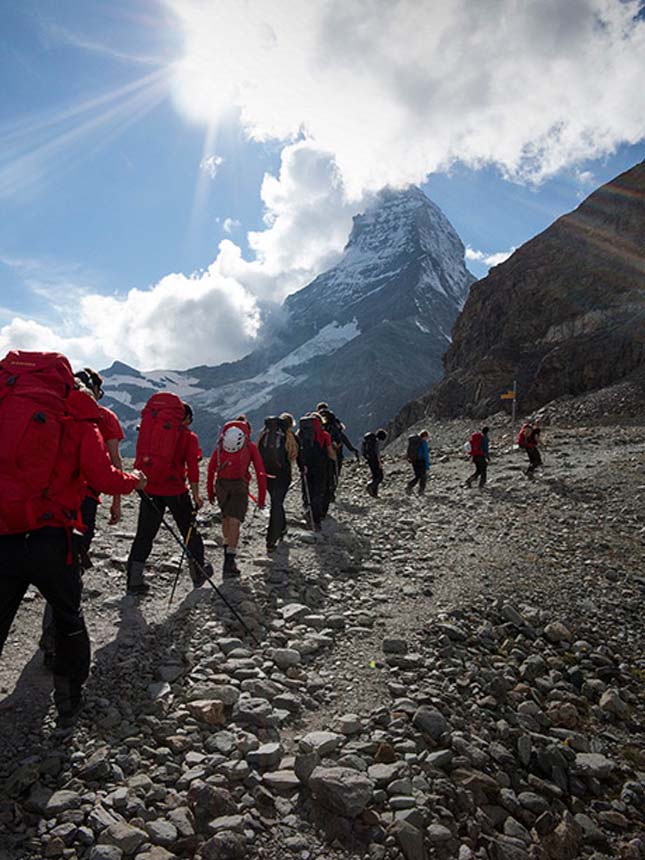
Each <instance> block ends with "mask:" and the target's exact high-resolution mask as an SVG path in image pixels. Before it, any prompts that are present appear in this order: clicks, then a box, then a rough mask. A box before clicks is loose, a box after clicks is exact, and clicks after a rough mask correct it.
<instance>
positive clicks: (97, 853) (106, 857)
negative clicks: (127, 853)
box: [90, 845, 123, 860]
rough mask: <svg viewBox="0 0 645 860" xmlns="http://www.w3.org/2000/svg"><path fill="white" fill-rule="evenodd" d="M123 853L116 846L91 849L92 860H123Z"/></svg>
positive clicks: (100, 846) (96, 846) (101, 846)
mask: <svg viewBox="0 0 645 860" xmlns="http://www.w3.org/2000/svg"><path fill="white" fill-rule="evenodd" d="M122 857H123V851H121V849H120V848H117V847H116V845H95V846H94V847H93V848H92V849H90V860H121V858H122Z"/></svg>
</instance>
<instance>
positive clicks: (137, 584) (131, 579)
mask: <svg viewBox="0 0 645 860" xmlns="http://www.w3.org/2000/svg"><path fill="white" fill-rule="evenodd" d="M145 569H146V566H145V564H144V563H143V562H142V561H131V562H129V563H128V587H127V591H128V594H147V593H148V592H149V591H150V586H149V585H148V583H147V582H146V581H145V577H144V575H143V574H144V571H145Z"/></svg>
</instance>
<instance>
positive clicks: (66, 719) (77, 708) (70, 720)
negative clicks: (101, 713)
mask: <svg viewBox="0 0 645 860" xmlns="http://www.w3.org/2000/svg"><path fill="white" fill-rule="evenodd" d="M82 710H83V697H82V696H79V697H78V699H76V700H75V701H74V702H73V703H71V704H70V706H69V707H68V708H65V709H64V710H62V711H59V712H58V719H57V720H56V725H57V726H58V728H59V729H71V728H72V726H74V725H76V721H77V720H78V718H79V716H80V714H81V712H82Z"/></svg>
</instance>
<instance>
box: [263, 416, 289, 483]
mask: <svg viewBox="0 0 645 860" xmlns="http://www.w3.org/2000/svg"><path fill="white" fill-rule="evenodd" d="M287 429H288V428H287V423H286V421H283V420H282V419H281V418H276V417H275V416H271V417H269V418H265V419H264V432H263V433H262V435H261V437H260V441H259V442H258V450H259V452H260V456H261V457H262V462H263V463H264V470H265V472H266V473H267V476H269V477H275V476H276V475H278V474H280V473H281V472H284V470H285V469H286V468H287V467H288V465H289V457H288V455H287Z"/></svg>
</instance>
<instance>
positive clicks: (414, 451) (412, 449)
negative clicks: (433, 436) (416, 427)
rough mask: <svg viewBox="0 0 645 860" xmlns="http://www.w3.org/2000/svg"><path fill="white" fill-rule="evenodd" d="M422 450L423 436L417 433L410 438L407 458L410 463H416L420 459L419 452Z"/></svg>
mask: <svg viewBox="0 0 645 860" xmlns="http://www.w3.org/2000/svg"><path fill="white" fill-rule="evenodd" d="M420 450H421V436H419V434H418V433H415V434H414V435H412V436H408V453H407V455H406V456H407V458H408V462H410V463H416V462H417V460H418V459H419V452H420Z"/></svg>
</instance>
